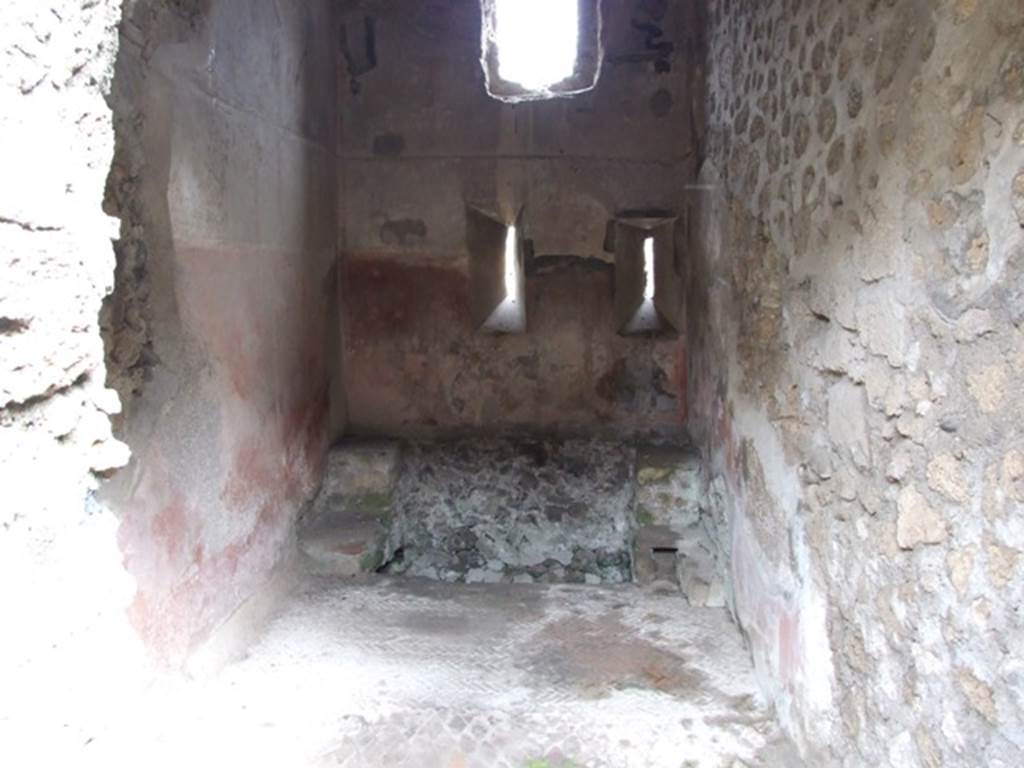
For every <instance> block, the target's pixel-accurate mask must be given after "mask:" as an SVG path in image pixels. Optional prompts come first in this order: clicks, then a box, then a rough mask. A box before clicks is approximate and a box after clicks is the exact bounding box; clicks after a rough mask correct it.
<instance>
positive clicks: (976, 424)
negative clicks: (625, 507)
mask: <svg viewBox="0 0 1024 768" xmlns="http://www.w3.org/2000/svg"><path fill="white" fill-rule="evenodd" d="M708 12H709V25H710V26H709V39H708V48H709V49H708V57H707V61H708V65H707V67H708V68H707V72H706V76H707V90H708V102H707V116H706V117H707V125H708V132H707V135H706V137H705V151H704V159H703V167H702V171H701V183H702V184H704V185H706V188H705V189H704V190H703V191H702V192H701V193H700V197H699V198H695V204H694V207H693V224H694V227H693V230H692V235H693V242H694V251H693V256H694V258H693V262H692V265H691V266H692V274H691V292H690V303H689V323H690V339H691V342H692V344H693V348H692V357H691V361H692V362H691V371H690V373H691V376H690V380H691V408H690V411H691V414H692V415H693V418H692V420H691V425H692V429H693V432H694V436H695V438H696V439H697V441H698V443H699V444H700V445H701V446H702V449H703V450H704V452H705V454H706V457H707V459H708V461H709V467H710V473H711V480H712V493H711V498H712V500H713V503H714V507H715V509H714V511H715V513H716V514H717V515H718V516H719V517H720V527H721V529H722V530H728V531H730V532H731V533H730V536H729V539H728V541H726V542H725V544H724V547H723V557H726V558H727V559H728V569H729V573H730V576H731V588H732V605H733V608H734V610H735V612H736V615H737V616H738V619H739V621H740V622H741V624H742V626H743V628H744V630H745V631H746V633H747V634H748V636H749V638H750V641H751V644H752V647H753V650H754V656H755V660H756V664H757V668H758V671H759V673H760V675H761V676H762V679H763V681H764V684H765V685H766V687H767V688H768V690H769V692H770V693H771V695H772V697H773V698H774V700H775V702H776V704H777V705H778V709H779V714H780V716H781V718H782V721H783V723H784V724H785V725H786V727H787V728H788V729H789V730H790V731H791V732H792V733H793V734H794V735H795V736H796V737H797V738H798V739H799V741H800V742H801V743H802V744H803V746H804V747H805V748H806V749H809V750H810V751H812V752H813V751H819V752H820V753H821V754H820V756H819V761H818V762H816V763H815V764H825V763H826V762H827V760H828V759H829V757H831V758H832V759H834V760H835V762H837V763H839V764H842V765H847V766H866V765H871V766H876V765H891V766H901V767H902V766H929V767H932V766H940V765H941V766H978V765H987V766H1012V765H1020V764H1021V763H1022V760H1024V714H1022V713H1024V676H1022V660H1021V650H1020V649H1021V648H1024V626H1022V619H1021V614H1020V606H1021V604H1022V599H1024V559H1022V555H1021V552H1022V550H1024V427H1022V424H1024V391H1022V387H1021V380H1022V377H1024V327H1022V325H1021V324H1022V321H1024V6H1022V5H1021V4H1020V3H1019V2H1016V1H1015V0H989V1H988V2H975V1H974V0H958V1H957V2H954V1H953V0H945V1H944V2H930V1H928V0H887V1H885V2H881V1H880V0H864V1H863V2H837V1H836V0H817V1H814V2H812V1H810V0H808V1H807V2H798V1H796V0H774V1H773V2H763V3H760V2H759V3H747V2H740V1H739V0H718V1H716V2H712V3H709V8H708Z"/></svg>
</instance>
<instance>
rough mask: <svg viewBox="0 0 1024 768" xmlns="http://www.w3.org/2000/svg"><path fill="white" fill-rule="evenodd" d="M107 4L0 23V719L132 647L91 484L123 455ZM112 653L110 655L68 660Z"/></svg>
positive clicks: (111, 22) (120, 578) (33, 707)
mask: <svg viewBox="0 0 1024 768" xmlns="http://www.w3.org/2000/svg"><path fill="white" fill-rule="evenodd" d="M119 6H120V3H119V2H116V1H115V0H97V1H95V2H82V1H81V0H51V2H39V0H14V1H13V2H7V3H4V7H3V15H4V21H3V24H2V25H0V64H2V66H0V105H2V106H0V179H2V181H0V583H2V584H3V585H4V587H3V589H0V615H2V616H3V626H4V629H3V654H2V655H0V679H2V680H3V681H4V683H3V689H4V695H2V696H0V723H7V722H11V719H10V718H11V716H12V714H13V713H12V711H9V710H8V709H7V707H8V705H10V706H12V707H15V708H16V711H17V714H18V715H19V716H20V717H23V718H28V719H31V718H33V717H36V716H38V717H40V718H45V717H47V716H48V717H51V718H54V719H57V718H65V717H66V716H67V707H68V706H69V704H68V702H69V699H70V698H71V697H70V696H69V692H70V691H71V690H89V689H95V687H97V686H98V685H99V684H101V683H102V684H103V685H104V686H106V690H107V691H108V692H109V693H110V694H111V695H114V692H115V691H116V690H117V689H118V685H119V683H120V682H121V681H122V679H123V677H122V673H123V674H124V675H129V674H130V670H131V669H132V668H133V667H132V663H131V661H132V658H135V657H133V655H132V654H133V653H134V646H133V638H132V634H131V632H130V629H129V628H128V626H127V623H126V622H125V621H124V620H123V610H124V607H125V605H126V604H127V602H128V601H129V600H130V598H131V592H132V587H133V585H132V582H131V579H129V578H128V577H127V576H126V574H125V573H124V569H123V568H122V566H121V562H120V553H119V552H118V549H117V543H116V528H117V521H116V519H115V517H114V516H113V514H111V513H110V512H108V511H105V510H103V509H102V508H101V507H99V506H98V505H97V504H95V502H94V499H93V497H92V494H93V491H94V490H95V489H96V488H97V486H98V484H99V482H100V478H101V476H103V475H105V474H106V473H108V472H109V471H111V470H113V469H115V468H117V467H119V466H121V465H122V464H124V463H125V462H126V461H127V459H128V455H127V453H128V452H127V448H126V447H125V446H124V445H122V444H120V443H119V442H118V441H116V440H114V439H113V438H112V437H111V428H110V415H111V414H113V413H116V412H117V411H118V410H119V409H120V403H119V401H118V397H117V395H116V394H115V393H114V392H111V391H110V390H108V389H107V388H106V385H105V379H106V375H105V370H104V361H103V343H102V340H101V337H100V330H99V313H100V305H101V302H102V300H103V297H104V296H105V295H106V294H107V293H109V292H110V290H111V287H112V284H113V267H114V255H113V249H112V247H111V243H110V241H111V238H112V237H114V236H115V235H116V232H117V222H116V221H115V220H113V219H111V218H109V217H108V216H106V215H105V214H104V212H103V210H102V208H101V202H102V198H103V183H104V179H105V177H106V174H107V171H108V170H109V167H110V159H111V156H112V154H113V149H114V131H113V126H112V124H111V119H110V110H109V108H108V106H107V105H106V103H105V102H104V94H105V93H106V92H107V90H108V88H109V85H110V78H111V75H112V69H113V64H114V58H115V56H116V54H117V33H116V25H117V22H118V19H119ZM106 654H111V655H112V656H110V657H108V656H107V655H106ZM112 657H116V658H118V659H119V662H120V663H119V665H118V667H117V669H110V668H109V667H108V666H107V665H105V664H102V663H97V664H95V665H83V664H82V663H81V660H82V659H83V658H91V659H96V660H97V662H102V660H105V659H107V658H112ZM59 721H60V722H62V723H65V724H66V725H67V727H66V728H65V729H64V732H63V734H62V736H63V737H64V738H68V739H73V738H75V737H76V736H77V735H78V731H77V730H76V729H75V728H73V727H72V725H71V723H70V721H69V720H68V719H61V720H59ZM13 736H14V734H9V735H5V737H4V743H5V745H6V747H7V748H12V738H13ZM79 743H80V742H79ZM14 753H17V750H16V748H15V751H14ZM12 754H13V753H12Z"/></svg>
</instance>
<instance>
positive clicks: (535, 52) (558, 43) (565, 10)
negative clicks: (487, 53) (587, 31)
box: [495, 0, 580, 90]
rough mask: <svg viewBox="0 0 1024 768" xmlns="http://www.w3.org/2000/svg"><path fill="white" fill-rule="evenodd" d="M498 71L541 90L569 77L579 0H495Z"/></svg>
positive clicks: (509, 79)
mask: <svg viewBox="0 0 1024 768" xmlns="http://www.w3.org/2000/svg"><path fill="white" fill-rule="evenodd" d="M495 8H496V24H495V26H496V37H497V44H498V74H499V75H500V76H501V78H502V79H503V80H505V81H507V82H510V83H518V84H519V85H521V86H522V87H523V88H527V89H529V90H541V89H544V88H547V87H549V86H552V85H554V84H555V83H560V82H561V81H562V80H565V79H566V78H567V77H570V76H571V75H572V74H573V73H574V72H575V70H576V56H577V54H578V50H579V21H580V20H579V0H495Z"/></svg>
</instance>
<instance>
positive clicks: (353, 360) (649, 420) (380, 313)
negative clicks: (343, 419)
mask: <svg viewBox="0 0 1024 768" xmlns="http://www.w3.org/2000/svg"><path fill="white" fill-rule="evenodd" d="M341 291H342V297H341V306H342V307H343V308H344V321H345V343H344V344H345V349H344V358H345V371H346V378H345V392H346V395H347V398H348V411H349V420H350V425H351V429H352V430H353V431H355V432H363V433H398V434H404V433H413V434H433V433H449V432H453V433H454V432H465V431H470V432H471V431H475V430H482V431H493V430H499V431H501V430H507V431H536V432H556V433H557V432H579V433H587V434H593V433H608V434H646V433H675V432H677V431H678V430H680V429H681V428H682V427H683V423H684V420H685V414H686V411H685V407H686V406H685V403H686V396H685V386H686V380H685V372H686V367H687V366H686V362H685V361H686V350H685V344H684V343H683V342H682V341H681V340H677V339H671V340H652V339H644V338H635V337H634V338H624V337H622V336H619V335H618V334H617V333H616V332H615V329H614V327H613V323H614V321H613V312H612V307H613V296H612V270H611V269H610V268H608V267H602V266H597V267H595V266H594V265H593V264H592V263H591V262H579V263H577V264H573V263H571V262H570V263H569V264H568V265H565V266H560V267H558V268H556V269H552V270H551V271H549V272H545V273H542V274H531V275H529V276H528V277H527V283H526V294H527V295H526V304H527V324H528V330H527V333H525V334H516V335H509V336H493V335H488V334H482V333H478V332H476V331H475V329H474V328H473V326H472V322H471V318H470V310H469V293H468V291H469V281H468V276H467V272H466V270H465V268H464V267H463V266H462V265H461V264H459V263H458V262H454V263H453V262H445V263H427V264H424V263H416V262H415V261H411V260H406V261H402V260H400V259H398V258H389V257H387V256H381V255H379V254H374V255H372V256H370V255H360V254H354V255H350V256H348V257H347V258H346V259H344V262H343V270H342V281H341Z"/></svg>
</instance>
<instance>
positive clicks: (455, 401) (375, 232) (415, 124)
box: [339, 0, 699, 434]
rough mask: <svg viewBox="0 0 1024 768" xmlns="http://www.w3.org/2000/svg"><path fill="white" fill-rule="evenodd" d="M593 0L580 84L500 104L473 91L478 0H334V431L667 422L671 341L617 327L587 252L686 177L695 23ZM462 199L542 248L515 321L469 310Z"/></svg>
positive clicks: (678, 373)
mask: <svg viewBox="0 0 1024 768" xmlns="http://www.w3.org/2000/svg"><path fill="white" fill-rule="evenodd" d="M604 11H605V38H604V41H605V46H604V47H605V50H604V54H605V56H604V61H603V65H602V76H601V81H600V83H599V84H598V86H597V88H596V89H595V90H594V91H592V92H590V93H587V94H584V95H581V96H578V97H575V98H573V99H569V100H553V101H546V102H538V103H533V104H522V105H509V104H503V103H501V102H499V101H496V100H494V99H491V98H489V97H488V95H487V93H486V88H485V84H484V73H483V70H482V69H481V66H480V61H479V59H480V6H479V3H478V2H477V0H458V1H457V2H422V3H416V4H414V5H410V4H407V3H401V2H386V1H385V0H363V1H352V2H346V3H343V4H342V8H341V22H342V23H343V24H344V25H345V29H346V38H345V45H347V48H348V52H349V57H348V60H345V59H343V61H342V69H341V83H340V94H341V97H340V105H339V111H340V116H341V142H340V147H341V160H340V164H339V175H340V178H341V190H342V191H341V208H340V215H339V223H340V236H339V239H340V242H341V248H342V257H341V258H342V266H341V270H340V275H341V292H342V296H343V297H344V301H343V306H344V316H343V320H344V350H345V366H344V369H345V378H344V380H345V387H344V390H345V391H344V397H345V399H346V402H347V407H348V413H349V416H350V426H351V429H352V430H354V431H362V432H383V433H406V432H416V433H421V434H422V433H430V432H452V431H456V432H457V431H472V430H484V431H486V430H494V429H501V430H504V429H513V430H539V431H587V430H590V431H594V430H608V431H616V430H618V431H626V432H645V431H651V430H659V431H679V430H680V429H681V427H682V423H683V414H684V410H685V396H684V393H685V380H684V377H683V370H684V365H683V363H682V361H683V359H684V356H685V340H684V339H677V340H674V341H651V340H644V339H632V340H623V339H621V338H619V337H618V336H617V335H616V328H615V325H614V317H613V312H614V294H613V285H612V283H611V272H610V270H608V269H605V268H603V267H602V264H607V263H608V262H609V261H610V259H611V254H609V253H607V252H606V251H605V233H606V228H607V225H608V222H609V220H610V219H612V218H613V217H614V216H615V215H616V214H617V213H619V212H621V211H624V210H629V209H651V208H655V209H668V210H672V209H674V208H677V207H678V204H679V202H680V201H681V200H682V199H683V195H684V189H685V186H686V184H687V183H689V182H690V181H692V173H693V167H694V166H693V158H694V151H693V144H692V135H691V131H690V127H689V120H690V114H691V109H690V102H691V101H692V100H693V99H694V98H695V96H696V94H695V92H694V91H693V89H692V87H691V85H692V84H691V78H690V73H692V71H693V66H694V61H695V60H696V58H697V57H698V55H699V51H698V49H697V48H696V46H694V45H693V42H694V40H695V39H696V37H697V36H698V34H699V30H698V29H697V28H696V27H695V26H694V25H693V24H692V17H693V7H692V6H691V5H690V4H687V3H681V4H670V3H664V2H646V1H644V2H641V1H639V0H607V2H605V3H604ZM367 20H370V23H371V24H372V29H373V31H374V36H373V40H374V45H373V57H372V61H371V57H370V56H369V54H368V53H367V47H366V44H365V40H366V37H365V34H366V24H367ZM467 204H470V205H474V206H477V207H479V208H481V209H483V210H487V211H490V212H492V213H493V214H494V215H495V216H497V217H499V218H501V219H503V220H505V221H507V222H512V221H514V220H516V219H517V216H518V215H519V213H520V212H521V214H522V218H521V227H522V232H523V236H524V237H525V238H526V239H528V240H530V241H531V243H532V252H533V253H534V254H535V255H536V256H537V257H538V264H541V263H543V264H544V266H543V268H541V267H537V268H533V267H531V266H530V265H529V264H528V265H527V273H528V274H527V278H526V280H527V294H528V298H527V304H528V318H527V321H528V332H527V334H526V336H524V337H521V338H511V337H509V338H504V339H496V338H494V337H480V336H478V335H477V334H476V333H475V329H474V328H473V327H472V325H471V323H470V316H469V314H470V313H469V296H468V293H467V292H468V274H469V253H468V252H467V242H466V240H467V238H466V215H465V208H466V205H467ZM567 256H571V257H575V258H567V259H554V260H548V261H547V262H544V261H543V260H544V259H545V258H546V257H567ZM680 258H682V255H680ZM590 260H594V261H595V262H596V264H597V269H596V271H595V270H594V269H591V267H590V266H589V264H590Z"/></svg>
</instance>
